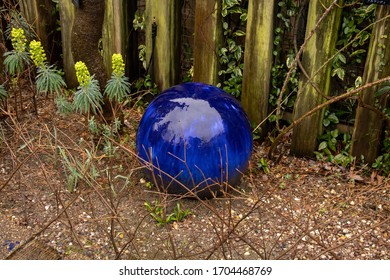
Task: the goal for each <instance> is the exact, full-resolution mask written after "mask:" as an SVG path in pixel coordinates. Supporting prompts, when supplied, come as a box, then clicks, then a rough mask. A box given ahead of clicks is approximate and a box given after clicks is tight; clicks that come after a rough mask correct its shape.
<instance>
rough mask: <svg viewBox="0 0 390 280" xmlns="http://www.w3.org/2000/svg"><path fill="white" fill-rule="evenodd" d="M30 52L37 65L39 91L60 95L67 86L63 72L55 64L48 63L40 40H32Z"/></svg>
mask: <svg viewBox="0 0 390 280" xmlns="http://www.w3.org/2000/svg"><path fill="white" fill-rule="evenodd" d="M30 54H31V59H32V60H33V62H34V64H35V66H36V67H37V76H36V84H37V91H38V93H50V94H53V93H57V96H60V95H61V93H62V89H63V88H64V87H66V84H65V81H64V79H63V78H62V72H61V71H60V70H57V68H56V67H55V66H54V65H48V63H47V61H46V54H45V51H44V50H43V47H42V45H41V42H40V41H35V40H33V41H31V42H30Z"/></svg>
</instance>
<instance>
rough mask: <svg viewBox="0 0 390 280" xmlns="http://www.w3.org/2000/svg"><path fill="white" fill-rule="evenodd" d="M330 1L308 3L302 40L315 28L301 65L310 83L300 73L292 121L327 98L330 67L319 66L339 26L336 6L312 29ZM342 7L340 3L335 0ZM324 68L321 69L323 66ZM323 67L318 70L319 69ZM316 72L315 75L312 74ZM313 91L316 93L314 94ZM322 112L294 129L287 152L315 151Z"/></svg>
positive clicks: (331, 48) (305, 153)
mask: <svg viewBox="0 0 390 280" xmlns="http://www.w3.org/2000/svg"><path fill="white" fill-rule="evenodd" d="M332 2H334V0H324V1H310V3H309V12H308V18H307V25H306V37H307V36H308V35H309V34H310V32H311V30H313V29H314V28H316V30H315V33H314V35H313V36H312V37H311V39H310V40H309V41H308V43H307V46H306V49H305V51H304V52H303V57H302V65H303V68H304V69H305V71H306V73H307V74H308V76H309V77H310V78H311V81H312V83H314V84H315V85H316V87H313V86H312V85H311V84H309V83H308V79H307V77H305V75H303V74H301V78H300V81H299V90H298V96H297V100H296V102H295V105H294V119H298V118H299V117H300V116H302V115H304V114H305V113H306V112H308V111H309V110H311V109H313V108H314V107H316V106H317V105H319V104H321V103H323V102H324V100H325V96H328V95H329V89H330V78H331V64H330V63H329V64H328V65H325V66H324V65H323V64H324V63H325V62H326V61H327V60H328V59H329V58H330V57H331V56H332V54H333V52H334V49H335V46H336V40H337V34H338V30H339V26H340V19H341V8H339V7H338V6H337V5H334V6H333V9H332V10H331V11H330V12H329V14H328V15H327V16H326V18H324V19H323V20H322V22H321V23H320V25H319V26H318V27H316V25H317V22H318V20H319V19H320V18H321V16H322V15H323V14H324V12H325V11H326V9H327V8H328V7H330V5H331V4H332ZM339 4H340V5H341V4H342V1H339ZM323 66H324V67H323ZM321 67H323V68H322V69H321V70H320V71H318V69H320V68H321ZM316 72H318V73H317V74H316V75H315V76H314V74H315V73H316ZM317 89H319V90H320V92H317ZM322 119H323V110H320V111H318V112H316V113H315V114H313V115H312V116H310V117H308V118H306V119H305V120H303V121H302V122H301V123H299V124H298V125H297V126H295V127H294V131H293V137H292V145H291V152H292V153H293V154H295V155H297V156H311V155H313V152H314V150H316V148H317V138H318V136H320V135H321V133H322Z"/></svg>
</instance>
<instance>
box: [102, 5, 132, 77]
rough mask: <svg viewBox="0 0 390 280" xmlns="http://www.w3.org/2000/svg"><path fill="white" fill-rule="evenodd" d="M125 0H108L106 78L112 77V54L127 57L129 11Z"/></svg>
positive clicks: (103, 32)
mask: <svg viewBox="0 0 390 280" xmlns="http://www.w3.org/2000/svg"><path fill="white" fill-rule="evenodd" d="M126 2H127V1H124V0H106V1H105V9H104V22H103V30H102V40H103V63H104V68H105V73H106V76H107V77H109V76H110V75H111V71H112V69H111V68H112V67H111V59H112V54H114V53H120V54H122V56H123V57H125V51H126V38H127V33H128V28H127V24H126V23H127V9H126Z"/></svg>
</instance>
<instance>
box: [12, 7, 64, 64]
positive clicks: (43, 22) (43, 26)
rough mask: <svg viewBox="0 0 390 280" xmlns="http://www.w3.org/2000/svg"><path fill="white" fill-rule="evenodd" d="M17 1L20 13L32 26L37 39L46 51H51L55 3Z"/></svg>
mask: <svg viewBox="0 0 390 280" xmlns="http://www.w3.org/2000/svg"><path fill="white" fill-rule="evenodd" d="M19 3H20V10H21V13H22V14H23V16H24V18H25V19H26V20H27V22H28V23H29V24H30V25H31V26H32V27H33V29H34V31H35V33H36V35H37V37H38V40H40V41H41V43H42V46H43V47H44V49H45V50H46V51H47V52H48V53H52V50H53V46H54V44H55V42H54V34H55V30H56V21H57V19H56V17H55V16H53V14H54V13H53V12H54V9H55V7H54V5H55V4H54V3H53V1H52V0H40V1H38V0H25V1H19ZM49 59H51V57H49Z"/></svg>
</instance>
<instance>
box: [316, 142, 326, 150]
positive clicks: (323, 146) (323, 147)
mask: <svg viewBox="0 0 390 280" xmlns="http://www.w3.org/2000/svg"><path fill="white" fill-rule="evenodd" d="M327 147H328V144H327V143H326V141H323V142H321V143H320V145H319V146H318V150H319V151H321V150H323V149H325V148H327Z"/></svg>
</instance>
